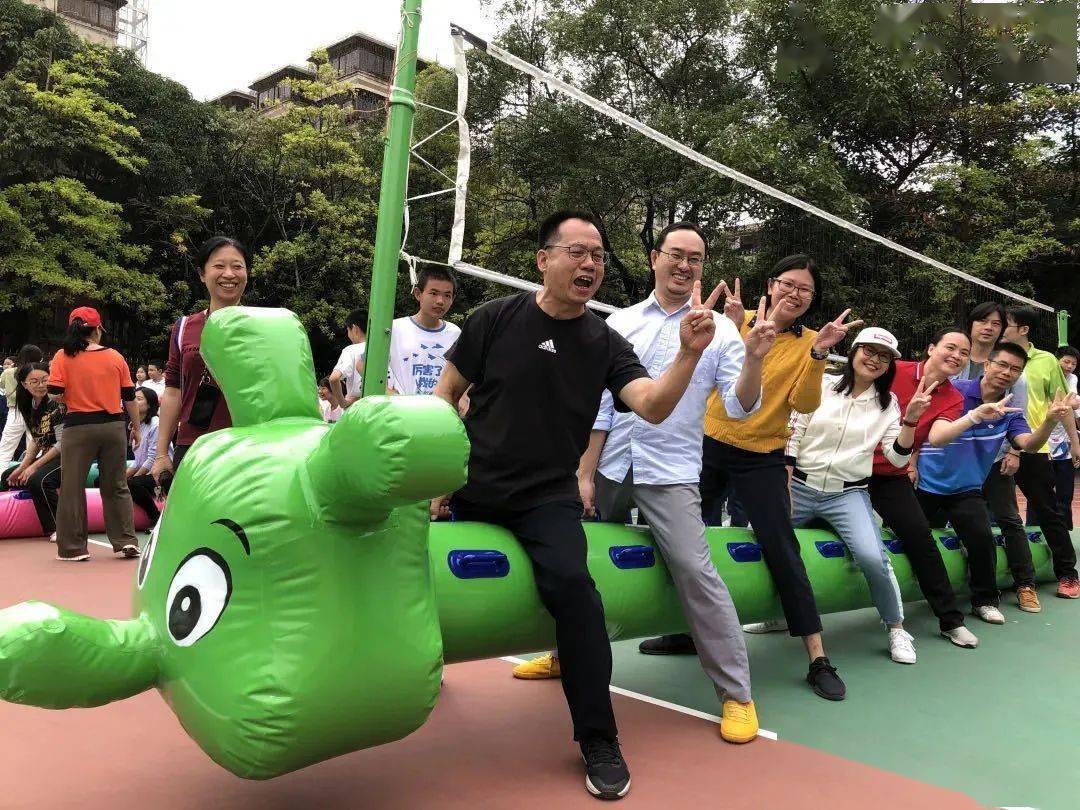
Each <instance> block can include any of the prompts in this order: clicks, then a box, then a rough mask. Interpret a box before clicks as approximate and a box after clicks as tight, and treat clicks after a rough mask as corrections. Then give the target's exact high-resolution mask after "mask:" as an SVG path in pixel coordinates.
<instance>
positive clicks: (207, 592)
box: [165, 548, 232, 647]
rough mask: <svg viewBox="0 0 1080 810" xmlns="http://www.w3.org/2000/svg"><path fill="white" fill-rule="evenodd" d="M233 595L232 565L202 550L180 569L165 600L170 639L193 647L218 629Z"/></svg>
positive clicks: (190, 557) (179, 644) (182, 564)
mask: <svg viewBox="0 0 1080 810" xmlns="http://www.w3.org/2000/svg"><path fill="white" fill-rule="evenodd" d="M231 595H232V574H231V573H230V572H229V564H228V563H227V562H225V559H224V558H223V557H222V556H221V555H220V554H218V553H217V552H216V551H214V550H212V549H209V548H199V549H196V550H195V551H193V552H191V554H189V555H188V556H187V557H185V558H184V561H183V562H181V563H180V567H179V568H177V569H176V573H175V574H174V575H173V579H172V582H171V583H170V584H169V596H168V598H167V599H166V600H165V623H166V626H167V627H168V628H169V637H170V638H171V639H172V640H173V643H175V644H176V645H177V646H179V647H190V646H191V645H192V644H194V643H195V642H196V641H198V640H199V639H200V638H202V637H203V636H205V635H206V634H207V633H209V632H210V631H211V630H213V629H214V625H215V624H217V620H218V619H220V618H221V614H222V613H224V612H225V607H226V605H228V604H229V597H230V596H231Z"/></svg>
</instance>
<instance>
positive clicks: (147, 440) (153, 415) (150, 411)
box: [127, 386, 161, 524]
mask: <svg viewBox="0 0 1080 810" xmlns="http://www.w3.org/2000/svg"><path fill="white" fill-rule="evenodd" d="M135 405H136V406H137V407H138V409H139V428H140V433H141V434H142V435H141V438H140V440H139V443H138V444H136V445H135V446H134V447H133V448H132V449H133V450H134V451H135V459H134V461H132V462H131V464H130V465H128V470H127V479H128V489H130V490H131V500H133V501H134V502H135V503H136V504H137V505H138V506H141V507H142V510H143V511H144V512H146V514H147V516H149V518H150V522H151V524H153V523H157V522H158V518H159V517H161V511H160V510H159V509H158V505H157V502H156V501H155V500H154V490H155V489H156V484H155V482H154V478H153V476H151V475H150V470H151V469H152V468H153V466H154V460H155V459H156V458H157V434H158V395H157V394H156V393H155V392H154V389H152V388H146V387H145V386H144V387H142V388H136V389H135Z"/></svg>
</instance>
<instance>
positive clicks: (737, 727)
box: [720, 700, 758, 743]
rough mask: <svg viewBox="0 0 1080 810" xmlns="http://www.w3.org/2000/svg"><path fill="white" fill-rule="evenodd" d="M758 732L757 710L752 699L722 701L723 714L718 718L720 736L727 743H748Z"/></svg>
mask: <svg viewBox="0 0 1080 810" xmlns="http://www.w3.org/2000/svg"><path fill="white" fill-rule="evenodd" d="M757 733H758V721H757V710H756V709H755V708H754V701H752V700H751V701H750V702H749V703H739V701H737V700H725V701H724V716H723V717H722V718H721V719H720V736H721V737H723V738H724V739H725V740H727V741H728V742H729V743H748V742H750V741H751V740H752V739H754V737H756V736H757Z"/></svg>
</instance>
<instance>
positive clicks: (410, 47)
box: [363, 0, 421, 397]
mask: <svg viewBox="0 0 1080 810" xmlns="http://www.w3.org/2000/svg"><path fill="white" fill-rule="evenodd" d="M420 3H421V0H402V3H401V41H400V43H399V44H398V52H397V59H396V60H395V62H394V80H393V82H392V83H391V85H390V115H389V120H388V122H387V135H386V149H385V151H384V153H383V173H382V190H381V191H380V192H379V224H378V227H377V228H376V231H375V261H374V263H373V265H372V271H371V300H370V305H369V307H368V324H367V326H368V329H367V353H366V358H365V361H364V384H363V396H365V397H368V396H371V395H372V394H385V393H386V369H387V365H388V363H389V354H390V324H391V322H392V321H393V319H394V299H395V297H396V292H397V273H398V262H399V260H400V256H401V229H402V221H403V219H404V216H405V195H406V193H407V188H408V185H409V154H410V151H411V144H412V127H413V114H414V113H415V111H416V102H415V101H414V100H413V90H414V89H415V88H416V49H417V43H418V42H419V39H420Z"/></svg>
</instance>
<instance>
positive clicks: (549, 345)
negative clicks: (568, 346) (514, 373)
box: [537, 340, 558, 354]
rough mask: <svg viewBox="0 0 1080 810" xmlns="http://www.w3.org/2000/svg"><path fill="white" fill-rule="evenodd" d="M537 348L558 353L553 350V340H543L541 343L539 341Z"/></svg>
mask: <svg viewBox="0 0 1080 810" xmlns="http://www.w3.org/2000/svg"><path fill="white" fill-rule="evenodd" d="M537 348H538V349H543V350H544V351H545V352H551V353H552V354H558V352H556V351H555V341H554V340H545V341H544V342H543V343H541V344H540V345H539V346H537Z"/></svg>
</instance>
